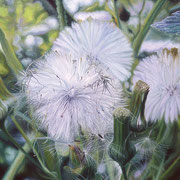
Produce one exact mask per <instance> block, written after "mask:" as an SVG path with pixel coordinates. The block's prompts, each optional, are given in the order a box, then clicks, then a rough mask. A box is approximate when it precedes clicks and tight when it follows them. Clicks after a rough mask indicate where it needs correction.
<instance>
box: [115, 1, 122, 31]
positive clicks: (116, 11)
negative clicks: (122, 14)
mask: <svg viewBox="0 0 180 180" xmlns="http://www.w3.org/2000/svg"><path fill="white" fill-rule="evenodd" d="M113 3H114V11H115V16H116V20H117V25H118V27H119V28H120V29H121V24H120V20H119V15H118V10H117V7H116V2H115V0H114V1H113Z"/></svg>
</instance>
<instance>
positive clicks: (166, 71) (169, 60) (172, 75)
mask: <svg viewBox="0 0 180 180" xmlns="http://www.w3.org/2000/svg"><path fill="white" fill-rule="evenodd" d="M179 72H180V55H179V52H178V49H177V48H172V49H171V50H168V49H163V50H162V51H160V52H159V53H158V55H153V56H151V57H148V58H146V59H144V60H143V61H142V62H140V63H139V65H138V66H137V68H136V70H135V72H134V79H133V81H134V84H135V83H136V82H137V81H138V80H142V81H144V82H146V83H147V84H148V85H149V86H150V91H149V94H148V97H147V101H146V105H145V117H146V119H147V120H151V121H156V120H161V119H162V118H164V120H165V121H166V123H168V122H173V121H175V120H177V119H178V116H179V114H180V73H179Z"/></svg>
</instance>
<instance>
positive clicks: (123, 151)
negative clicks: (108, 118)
mask: <svg viewBox="0 0 180 180" xmlns="http://www.w3.org/2000/svg"><path fill="white" fill-rule="evenodd" d="M131 117H132V116H131V113H130V111H129V110H127V109H124V108H118V109H116V110H115V112H114V139H113V142H112V143H111V145H110V147H109V156H110V157H111V158H112V159H113V160H115V161H116V162H118V163H119V165H120V166H124V165H126V163H127V162H128V161H129V160H131V158H132V157H133V156H134V155H135V147H134V146H133V145H132V144H131V143H130V141H129V133H130V131H129V122H130V120H131Z"/></svg>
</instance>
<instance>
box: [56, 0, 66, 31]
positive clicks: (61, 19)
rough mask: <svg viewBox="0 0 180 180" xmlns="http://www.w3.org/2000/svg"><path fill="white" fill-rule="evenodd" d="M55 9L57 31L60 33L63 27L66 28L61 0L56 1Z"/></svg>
mask: <svg viewBox="0 0 180 180" xmlns="http://www.w3.org/2000/svg"><path fill="white" fill-rule="evenodd" d="M56 8H57V12H58V19H59V30H60V31H62V30H63V29H64V27H65V26H66V23H65V18H64V7H63V2H62V0H56Z"/></svg>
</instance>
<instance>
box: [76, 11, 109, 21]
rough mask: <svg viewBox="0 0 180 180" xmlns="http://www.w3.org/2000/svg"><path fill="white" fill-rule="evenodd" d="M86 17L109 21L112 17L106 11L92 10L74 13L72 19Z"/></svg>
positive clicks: (84, 18) (85, 18)
mask: <svg viewBox="0 0 180 180" xmlns="http://www.w3.org/2000/svg"><path fill="white" fill-rule="evenodd" d="M88 18H92V19H96V20H102V21H111V19H112V17H111V15H110V14H109V13H108V12H107V11H94V12H78V13H76V14H75V15H74V19H76V20H81V21H85V20H87V19H88Z"/></svg>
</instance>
